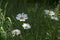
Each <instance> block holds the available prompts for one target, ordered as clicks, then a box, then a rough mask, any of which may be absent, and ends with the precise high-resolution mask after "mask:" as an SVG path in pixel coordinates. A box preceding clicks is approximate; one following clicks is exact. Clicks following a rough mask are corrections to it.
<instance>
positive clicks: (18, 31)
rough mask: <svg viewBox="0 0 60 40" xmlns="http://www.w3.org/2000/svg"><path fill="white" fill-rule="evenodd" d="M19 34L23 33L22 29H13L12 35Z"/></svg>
mask: <svg viewBox="0 0 60 40" xmlns="http://www.w3.org/2000/svg"><path fill="white" fill-rule="evenodd" d="M19 34H21V31H20V30H18V29H15V30H13V31H12V35H13V36H15V35H17V36H18V35H19Z"/></svg>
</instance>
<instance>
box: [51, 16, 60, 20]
mask: <svg viewBox="0 0 60 40" xmlns="http://www.w3.org/2000/svg"><path fill="white" fill-rule="evenodd" d="M51 19H55V20H59V19H58V17H55V16H51Z"/></svg>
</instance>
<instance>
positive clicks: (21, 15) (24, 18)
mask: <svg viewBox="0 0 60 40" xmlns="http://www.w3.org/2000/svg"><path fill="white" fill-rule="evenodd" d="M16 19H17V20H20V21H25V20H26V19H28V17H27V14H24V13H22V14H18V15H17V16H16Z"/></svg>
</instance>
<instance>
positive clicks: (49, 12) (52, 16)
mask: <svg viewBox="0 0 60 40" xmlns="http://www.w3.org/2000/svg"><path fill="white" fill-rule="evenodd" d="M44 12H45V13H46V14H47V15H49V16H50V17H51V19H55V20H59V19H58V17H56V16H55V13H54V11H52V10H44Z"/></svg>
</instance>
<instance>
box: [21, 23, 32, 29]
mask: <svg viewBox="0 0 60 40" xmlns="http://www.w3.org/2000/svg"><path fill="white" fill-rule="evenodd" d="M22 26H23V28H24V29H30V28H31V26H30V24H28V23H23V25H22Z"/></svg>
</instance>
